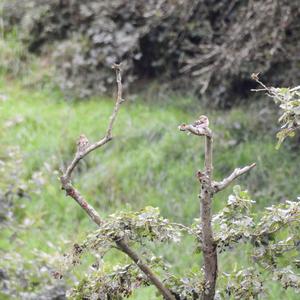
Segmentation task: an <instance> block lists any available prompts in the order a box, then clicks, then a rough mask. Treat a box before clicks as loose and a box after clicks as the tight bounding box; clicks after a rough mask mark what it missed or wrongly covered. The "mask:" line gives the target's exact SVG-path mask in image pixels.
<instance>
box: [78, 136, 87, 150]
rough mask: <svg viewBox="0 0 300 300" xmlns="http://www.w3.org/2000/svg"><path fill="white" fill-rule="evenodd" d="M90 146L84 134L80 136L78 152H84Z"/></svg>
mask: <svg viewBox="0 0 300 300" xmlns="http://www.w3.org/2000/svg"><path fill="white" fill-rule="evenodd" d="M88 146H89V140H88V139H87V137H86V136H85V135H84V134H81V135H80V136H79V139H78V141H77V152H83V151H85V149H86V148H87V147H88Z"/></svg>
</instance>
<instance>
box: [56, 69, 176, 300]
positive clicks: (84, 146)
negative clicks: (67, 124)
mask: <svg viewBox="0 0 300 300" xmlns="http://www.w3.org/2000/svg"><path fill="white" fill-rule="evenodd" d="M113 69H115V71H116V79H117V97H116V103H115V106H114V109H113V111H112V114H111V116H110V118H109V123H108V127H107V130H106V134H105V136H104V137H103V138H102V139H101V140H99V141H97V142H95V143H93V144H91V145H90V144H89V141H88V139H87V138H86V137H85V136H84V135H83V134H82V135H80V137H79V139H78V141H77V151H76V154H75V156H74V158H73V160H72V162H71V163H70V165H69V166H68V167H67V169H66V171H65V172H64V173H63V175H62V176H61V178H60V181H61V185H62V189H63V190H65V191H66V194H67V196H70V197H72V198H73V199H74V200H75V201H76V202H77V203H78V204H79V205H80V207H81V208H82V209H83V210H84V211H85V212H86V213H87V214H88V215H89V217H90V218H91V219H92V220H93V221H94V223H96V224H97V225H98V226H101V225H102V223H103V221H102V219H101V217H100V215H99V214H98V213H97V211H96V210H95V209H94V208H93V207H92V206H91V205H90V204H89V203H88V202H87V201H86V199H85V198H84V197H83V196H82V195H81V194H80V192H79V191H78V190H77V189H75V188H74V187H73V185H72V183H71V176H72V172H73V170H74V169H75V168H76V166H77V164H78V163H79V161H80V160H81V159H82V158H84V157H85V156H87V155H88V154H89V153H90V152H92V151H94V150H96V149H97V148H100V147H102V146H103V145H105V144H106V143H107V142H109V141H111V140H112V130H113V126H114V123H115V120H116V117H117V114H118V111H119V109H120V105H121V104H122V102H124V99H123V98H122V78H121V68H120V65H119V64H114V65H113ZM115 242H116V246H117V248H118V249H119V250H120V251H122V252H124V253H125V254H127V255H128V256H129V257H130V258H131V259H132V260H133V261H134V262H135V263H136V264H137V266H138V267H139V268H140V269H141V271H142V272H144V274H145V275H146V276H147V277H148V279H149V280H150V281H151V282H152V283H153V285H155V286H156V288H157V289H158V291H159V292H160V293H161V294H162V295H163V296H164V298H165V299H167V300H175V297H174V296H173V295H172V293H171V292H170V291H169V289H167V288H166V287H165V286H164V285H163V284H162V282H161V281H160V280H159V278H158V277H157V276H156V275H155V274H154V273H153V272H152V270H151V269H150V268H149V267H148V265H147V264H146V263H145V262H144V261H143V260H142V258H141V257H140V256H139V255H138V254H137V253H136V252H135V251H134V250H133V249H131V248H130V247H129V245H128V244H127V243H126V242H125V240H124V239H116V241H115Z"/></svg>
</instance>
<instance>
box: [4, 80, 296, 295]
mask: <svg viewBox="0 0 300 300" xmlns="http://www.w3.org/2000/svg"><path fill="white" fill-rule="evenodd" d="M25 86H26V85H25ZM0 94H1V95H2V96H3V95H4V96H5V97H7V100H6V101H1V102H0V138H1V146H0V147H1V151H4V150H5V149H7V148H9V147H11V146H18V147H19V148H20V151H21V153H22V155H23V156H24V165H23V168H24V177H25V178H26V179H27V180H29V179H30V178H31V177H32V176H33V174H35V173H36V172H42V173H41V176H42V178H43V180H44V182H45V184H43V185H42V186H41V187H40V193H38V194H37V193H30V200H26V201H25V209H24V210H23V211H22V218H21V217H20V220H22V221H20V222H23V221H24V220H32V222H33V224H32V225H30V226H28V227H27V228H24V229H23V230H22V231H21V232H20V233H19V234H18V242H17V243H10V242H9V241H8V238H9V237H11V235H12V232H13V230H5V231H2V232H1V233H0V237H1V240H0V249H1V250H3V251H7V252H9V251H16V252H18V253H20V254H21V255H22V257H23V258H24V260H26V259H33V258H34V257H35V254H34V251H33V249H38V250H40V251H44V252H45V253H48V254H51V255H54V254H55V255H59V254H62V253H63V252H66V251H68V249H69V247H70V245H71V244H72V243H74V242H78V241H80V240H82V239H83V238H84V236H85V235H86V233H87V232H89V231H90V230H93V229H95V226H94V225H93V224H92V222H91V221H90V220H89V219H88V218H87V217H86V215H85V214H84V213H83V212H82V211H81V209H80V208H79V207H78V206H77V205H76V203H74V202H73V201H72V200H71V199H70V198H66V197H65V195H64V194H63V192H62V191H61V189H60V185H59V181H58V172H57V170H59V168H61V167H63V166H65V164H66V163H67V162H69V161H70V160H71V159H72V155H73V153H74V150H75V144H76V140H77V138H78V137H79V135H80V134H81V133H84V134H85V135H86V136H87V137H88V138H89V139H90V140H91V141H95V140H97V139H99V138H101V137H102V136H103V133H104V131H105V128H106V124H107V119H108V116H109V114H110V111H111V109H112V106H113V100H112V99H104V98H93V99H90V100H88V101H81V102H80V101H66V100H65V99H64V97H63V95H62V94H61V93H60V92H59V91H58V90H57V89H55V88H54V87H51V86H45V87H44V88H41V87H38V88H36V87H35V88H32V87H28V86H27V87H24V78H23V79H22V80H15V79H14V80H11V79H10V80H8V79H7V78H6V79H5V78H4V77H3V78H2V79H1V81H0ZM195 104H196V108H194V107H192V106H194V105H195ZM203 113H207V114H209V116H210V120H211V124H212V128H213V130H214V131H215V142H214V144H215V150H214V166H215V167H214V174H215V178H216V179H221V178H222V177H223V176H225V175H226V174H228V173H230V171H232V170H233V169H234V168H235V167H237V166H243V165H246V164H249V163H252V162H257V167H256V169H255V170H253V171H252V172H251V174H249V175H247V176H245V177H243V178H241V179H239V181H238V182H239V183H240V184H241V185H242V186H243V187H245V188H248V189H249V191H250V193H251V194H252V195H253V198H254V199H255V200H256V201H257V207H258V209H261V208H263V207H265V206H270V205H271V204H273V203H277V202H279V201H282V200H284V199H286V197H287V198H289V199H295V198H296V196H297V195H299V193H300V186H299V184H298V176H297V174H298V166H299V164H300V157H298V156H297V154H296V152H295V151H293V150H290V148H291V145H293V144H292V143H287V144H285V145H283V146H282V147H281V149H280V150H278V151H277V150H275V144H276V141H275V137H274V134H272V133H268V131H266V130H264V122H263V121H259V119H258V118H257V117H256V114H258V112H255V111H254V112H251V114H249V113H248V112H247V108H242V107H241V108H235V109H233V110H231V111H226V112H221V111H209V110H207V109H205V108H203V107H201V105H200V104H197V102H195V100H192V99H186V98H180V97H173V98H171V99H170V100H167V101H165V102H164V103H163V104H161V103H159V102H157V101H154V102H151V103H150V102H145V101H143V99H137V100H134V101H133V100H132V101H131V100H130V97H129V100H128V102H127V103H126V104H124V106H123V107H122V108H121V111H120V115H119V117H118V120H117V123H116V126H115V128H114V136H115V138H114V140H113V141H112V142H111V143H109V144H107V145H106V146H105V147H103V148H101V149H99V150H98V151H95V152H93V153H92V154H91V155H90V156H89V157H88V158H87V159H85V160H84V161H83V162H82V163H81V164H80V166H79V170H78V171H77V172H76V174H75V178H74V183H75V185H76V186H77V187H78V188H79V189H80V190H81V191H82V193H83V194H84V195H85V196H86V197H87V199H88V200H89V201H90V202H91V204H92V205H93V206H95V208H96V209H97V210H98V211H99V212H100V214H101V215H102V216H103V217H105V216H107V215H108V214H110V213H112V212H114V211H116V210H120V209H123V210H126V209H132V210H138V209H140V208H142V207H144V206H145V205H152V206H157V207H159V208H160V209H161V212H162V214H163V215H164V216H165V217H168V218H170V219H171V220H173V221H178V222H183V223H185V224H190V223H192V222H193V219H194V218H197V217H198V211H199V203H198V200H197V194H198V189H199V186H198V183H197V180H196V178H195V173H196V171H197V170H198V169H200V168H202V165H203V141H202V139H198V138H196V137H193V136H187V135H185V134H183V133H181V132H179V131H178V130H177V126H178V125H179V124H181V123H182V122H191V121H193V120H194V119H195V118H196V117H197V116H199V115H200V114H203ZM18 120H19V121H18ZM273 121H274V122H276V119H275V118H274V119H273ZM229 193H230V189H228V190H227V191H225V192H222V193H220V194H218V195H217V197H216V199H215V200H214V210H215V211H217V210H219V209H220V208H222V207H223V206H224V204H225V202H226V199H227V196H228V194H229ZM20 225H21V224H20ZM193 248H194V245H193V242H192V241H191V240H190V239H187V240H185V242H184V243H183V244H181V245H180V246H177V245H176V246H174V247H173V246H170V247H159V248H158V249H157V251H158V252H160V253H163V254H165V255H166V257H167V258H168V260H169V261H170V262H171V263H173V264H174V269H175V270H176V271H177V272H179V273H181V272H182V270H183V269H184V268H186V269H187V270H188V269H189V268H192V267H193V266H195V265H198V258H197V256H192V255H191V252H192V250H193ZM117 260H118V259H117V257H116V256H110V263H111V264H113V263H114V262H116V261H117ZM244 264H246V265H251V261H250V260H249V259H246V258H245V253H243V249H242V250H240V251H238V252H237V253H235V254H234V255H233V254H232V253H230V252H229V253H228V254H225V255H221V260H220V269H221V270H227V269H230V268H231V267H232V268H234V266H235V265H237V266H241V265H244ZM76 272H77V275H78V276H79V277H80V276H82V275H80V273H82V269H80V268H79V269H78V270H77V271H76ZM281 296H284V297H285V298H286V299H298V298H297V296H296V295H295V294H294V293H293V292H292V291H287V292H285V291H283V290H281V289H280V288H279V286H278V285H277V284H273V283H270V286H269V297H270V299H278V297H281ZM154 298H155V292H154V290H153V289H152V288H147V289H144V290H142V291H137V293H136V295H135V296H133V297H132V299H154Z"/></svg>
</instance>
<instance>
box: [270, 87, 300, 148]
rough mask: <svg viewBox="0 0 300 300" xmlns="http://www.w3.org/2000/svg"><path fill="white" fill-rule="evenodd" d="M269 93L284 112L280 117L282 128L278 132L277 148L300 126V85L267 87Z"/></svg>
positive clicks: (293, 134)
mask: <svg viewBox="0 0 300 300" xmlns="http://www.w3.org/2000/svg"><path fill="white" fill-rule="evenodd" d="M267 92H268V95H269V96H270V97H272V98H273V99H274V101H275V103H276V104H278V105H279V108H280V109H281V110H282V114H281V116H280V118H279V120H278V121H279V123H280V124H281V128H280V130H279V132H278V133H277V138H278V143H277V146H276V147H277V149H278V148H279V147H280V145H281V144H282V142H283V141H284V140H285V138H286V137H293V136H295V130H296V129H298V128H299V126H300V86H297V87H295V88H273V87H271V88H267Z"/></svg>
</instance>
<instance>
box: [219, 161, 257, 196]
mask: <svg viewBox="0 0 300 300" xmlns="http://www.w3.org/2000/svg"><path fill="white" fill-rule="evenodd" d="M255 166H256V164H255V163H253V164H251V165H249V166H246V167H244V168H236V169H234V171H233V172H232V173H231V174H230V175H229V176H228V177H226V178H224V179H223V180H222V181H220V182H216V181H214V182H213V189H214V192H215V193H217V192H220V191H222V190H224V189H226V188H227V187H228V186H229V185H230V184H231V183H232V182H233V181H234V180H235V179H236V178H238V177H239V176H241V175H243V174H245V173H247V172H249V171H250V170H251V169H252V168H254V167H255Z"/></svg>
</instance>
